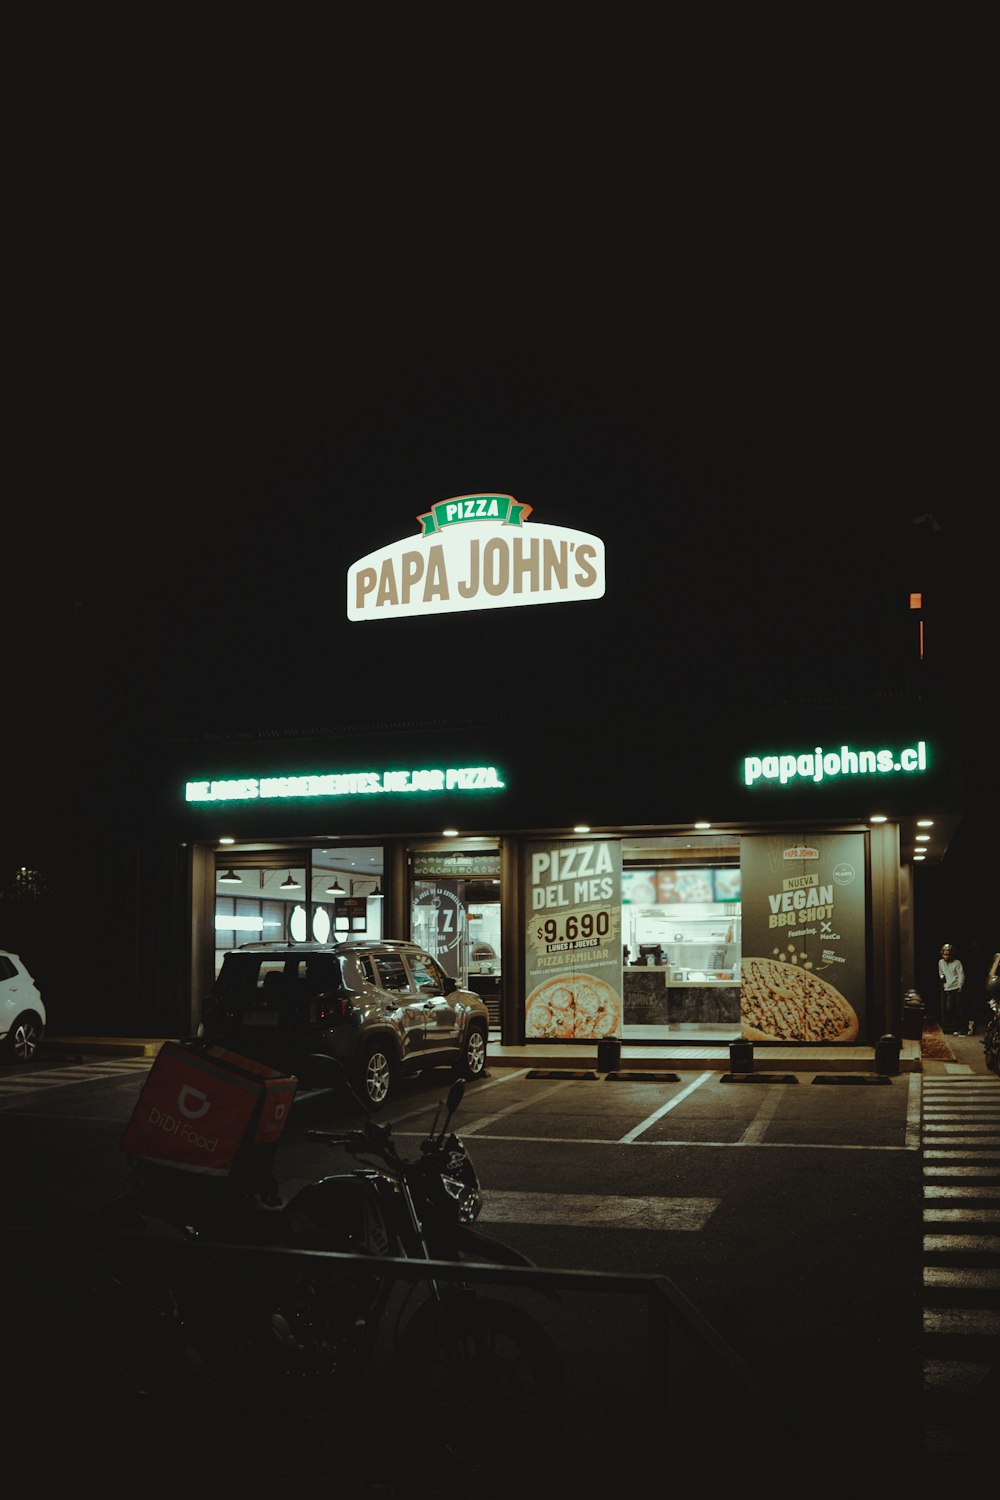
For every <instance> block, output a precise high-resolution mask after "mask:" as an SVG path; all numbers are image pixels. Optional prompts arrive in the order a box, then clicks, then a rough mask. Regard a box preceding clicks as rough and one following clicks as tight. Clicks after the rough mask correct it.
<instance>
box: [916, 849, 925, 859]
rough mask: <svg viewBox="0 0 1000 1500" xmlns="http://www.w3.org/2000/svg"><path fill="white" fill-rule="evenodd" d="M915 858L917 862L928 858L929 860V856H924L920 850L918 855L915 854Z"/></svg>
mask: <svg viewBox="0 0 1000 1500" xmlns="http://www.w3.org/2000/svg"><path fill="white" fill-rule="evenodd" d="M913 858H914V859H915V860H917V859H926V858H927V855H926V854H923V853H922V852H920V851H919V850H918V852H917V853H916V854H915V855H914V856H913Z"/></svg>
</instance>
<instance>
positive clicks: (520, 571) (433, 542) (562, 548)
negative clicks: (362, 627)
mask: <svg viewBox="0 0 1000 1500" xmlns="http://www.w3.org/2000/svg"><path fill="white" fill-rule="evenodd" d="M531 509H532V507H531V506H530V505H524V504H522V503H520V502H519V501H517V500H515V499H514V497H513V495H456V496H455V497H454V498H453V499H451V500H439V501H438V502H437V504H436V505H432V506H431V508H430V510H428V511H425V512H424V513H423V514H422V515H419V516H418V517H417V520H418V521H419V523H420V527H421V531H420V535H419V536H416V537H408V538H405V539H404V540H403V541H399V542H392V543H391V544H390V545H389V546H388V547H382V548H380V550H379V551H378V552H370V553H369V554H368V556H367V557H362V558H359V559H358V561H357V562H356V563H354V564H353V565H352V567H350V568H349V569H348V573H347V615H348V619H351V620H389V619H398V618H399V617H400V616H402V615H421V614H426V613H428V612H430V611H434V612H436V613H438V612H439V613H444V614H447V613H457V612H458V611H459V610H470V609H512V608H515V607H517V606H518V605H522V604H563V603H567V602H569V601H571V600H577V599H600V598H602V597H603V594H604V543H603V542H602V541H601V540H600V538H599V537H596V536H591V535H590V534H589V533H588V532H586V531H571V530H570V529H569V528H568V527H566V526H539V525H530V526H529V525H528V524H527V520H528V517H529V516H530V514H531Z"/></svg>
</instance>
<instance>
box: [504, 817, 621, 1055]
mask: <svg viewBox="0 0 1000 1500" xmlns="http://www.w3.org/2000/svg"><path fill="white" fill-rule="evenodd" d="M526 853H527V858H526V860H525V863H524V870H525V880H526V882H527V889H526V891H525V901H524V911H525V913H526V922H527V930H526V933H525V975H524V977H525V995H526V997H527V998H526V1000H525V1035H526V1037H527V1038H528V1039H529V1040H531V1041H542V1040H558V1039H561V1038H563V1037H566V1038H585V1039H586V1040H588V1041H589V1040H592V1039H594V1038H601V1037H607V1036H620V1035H621V1021H622V943H621V929H622V912H621V902H622V850H621V844H619V843H617V842H609V841H607V840H604V839H580V840H579V841H576V840H574V841H571V842H567V843H564V844H552V845H549V844H543V843H537V844H529V845H528V846H527V850H526Z"/></svg>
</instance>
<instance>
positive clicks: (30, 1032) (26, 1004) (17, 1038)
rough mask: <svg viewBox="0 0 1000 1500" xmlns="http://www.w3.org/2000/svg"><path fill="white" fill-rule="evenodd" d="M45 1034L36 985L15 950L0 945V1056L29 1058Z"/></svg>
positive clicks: (5, 1060) (42, 1007)
mask: <svg viewBox="0 0 1000 1500" xmlns="http://www.w3.org/2000/svg"><path fill="white" fill-rule="evenodd" d="M44 1035H45V1006H44V1005H43V1004H42V997H41V995H40V994H39V993H38V986H37V985H36V984H35V981H34V980H33V979H32V977H31V975H30V974H29V973H28V971H27V969H26V968H25V967H24V964H23V963H22V961H21V960H20V958H18V956H17V954H16V953H9V952H8V951H7V949H6V948H0V1058H2V1060H3V1061H4V1062H18V1063H21V1062H30V1061H31V1059H32V1058H33V1057H34V1055H35V1051H36V1049H37V1047H38V1044H39V1042H40V1041H41V1040H42V1037H43V1036H44Z"/></svg>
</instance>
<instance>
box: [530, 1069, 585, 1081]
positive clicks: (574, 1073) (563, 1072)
mask: <svg viewBox="0 0 1000 1500" xmlns="http://www.w3.org/2000/svg"><path fill="white" fill-rule="evenodd" d="M526 1076H527V1077H528V1078H587V1079H596V1078H597V1074H596V1073H595V1072H594V1071H593V1069H590V1068H582V1069H578V1068H529V1069H528V1072H527V1075H526Z"/></svg>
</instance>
